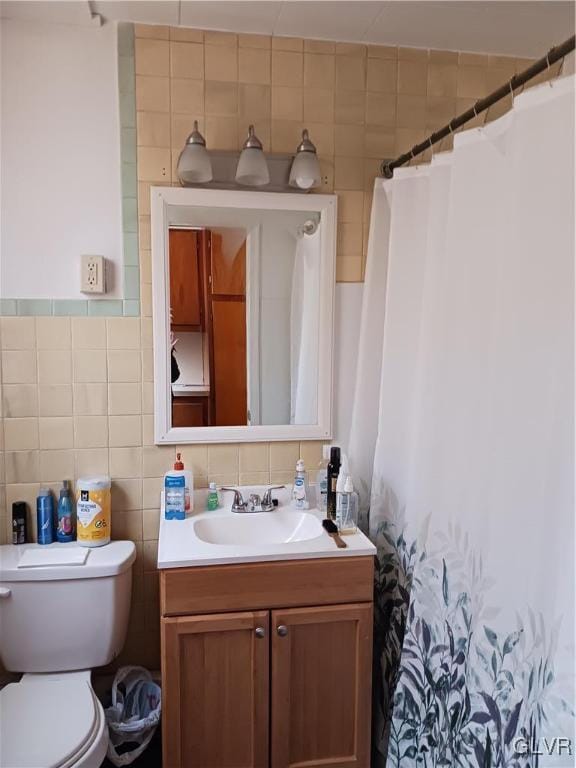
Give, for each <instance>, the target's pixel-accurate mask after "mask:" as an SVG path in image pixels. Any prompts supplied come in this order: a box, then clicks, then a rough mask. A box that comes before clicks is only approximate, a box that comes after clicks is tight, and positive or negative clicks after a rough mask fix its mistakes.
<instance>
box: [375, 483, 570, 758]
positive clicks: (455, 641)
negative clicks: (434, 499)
mask: <svg viewBox="0 0 576 768" xmlns="http://www.w3.org/2000/svg"><path fill="white" fill-rule="evenodd" d="M375 501H376V502H377V506H378V507H379V511H380V515H379V516H378V517H379V521H378V522H377V523H375V524H374V525H372V531H371V533H372V539H373V541H374V543H375V544H376V546H377V549H378V554H377V558H376V561H377V562H376V572H375V625H374V665H375V669H374V696H373V698H374V706H373V730H374V733H373V756H372V765H373V766H374V767H375V768H376V767H377V768H380V767H381V766H382V767H383V766H387V768H412V767H413V766H423V768H432V767H433V766H434V768H436V767H437V766H452V768H455V767H456V766H462V767H463V768H538V756H537V755H529V754H522V752H523V750H524V747H525V745H526V744H535V743H537V742H538V739H539V736H540V735H541V732H542V726H543V724H544V723H546V722H548V721H549V720H551V719H553V717H552V716H553V714H554V712H555V711H557V710H563V711H564V712H569V713H570V714H571V716H572V717H574V713H573V712H572V710H571V709H570V707H569V705H568V703H567V702H566V701H565V700H564V699H563V698H562V697H561V696H559V695H558V694H557V693H556V691H555V676H554V665H553V661H554V655H555V650H556V648H555V640H556V637H557V636H558V628H559V624H558V622H557V623H556V624H555V626H552V627H546V626H545V623H544V620H543V617H542V616H541V615H539V616H535V615H534V614H533V613H532V612H531V611H530V609H528V610H527V618H526V619H524V618H523V617H522V616H521V615H520V614H516V616H515V617H514V618H512V617H510V619H509V622H508V623H509V624H510V628H509V631H508V632H507V633H506V634H503V635H502V634H499V633H498V632H496V631H494V630H493V629H492V628H491V626H490V620H491V619H493V618H495V617H496V616H497V615H498V613H499V610H498V608H497V607H494V606H489V605H486V604H485V599H484V598H485V594H486V592H487V591H488V589H489V588H490V586H491V585H492V584H491V581H490V579H489V578H487V576H486V575H485V574H484V572H483V563H482V556H481V554H479V553H478V552H476V551H475V550H474V547H473V546H472V544H471V542H470V541H469V539H468V536H467V534H466V533H465V532H463V531H462V530H460V529H459V527H458V525H454V526H449V528H448V531H447V532H442V531H435V532H434V533H433V534H432V535H430V536H429V535H428V527H429V526H430V516H429V517H428V518H427V519H426V520H425V521H424V523H423V525H422V526H421V530H420V532H419V535H418V537H417V538H416V539H412V540H410V539H409V538H407V536H406V529H405V527H404V525H403V511H402V510H399V509H398V505H397V502H396V500H395V498H394V497H393V495H392V494H391V493H390V492H389V491H388V490H387V489H385V490H382V491H381V492H380V493H376V494H375V493H374V491H373V495H372V502H373V504H374V502H375ZM383 509H385V510H386V511H387V514H386V515H385V516H384V515H382V514H381V512H382V510H383ZM501 623H502V622H501Z"/></svg>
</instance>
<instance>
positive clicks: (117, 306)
mask: <svg viewBox="0 0 576 768" xmlns="http://www.w3.org/2000/svg"><path fill="white" fill-rule="evenodd" d="M123 304H124V302H123V301H122V299H100V300H99V301H89V302H88V314H89V315H90V316H91V317H120V316H121V315H122V314H123V313H124V307H123Z"/></svg>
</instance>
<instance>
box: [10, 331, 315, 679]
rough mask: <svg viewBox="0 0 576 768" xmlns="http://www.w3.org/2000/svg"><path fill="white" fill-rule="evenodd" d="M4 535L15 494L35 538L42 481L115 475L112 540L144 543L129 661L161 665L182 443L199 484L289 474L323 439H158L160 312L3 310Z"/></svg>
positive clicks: (310, 461) (55, 485)
mask: <svg viewBox="0 0 576 768" xmlns="http://www.w3.org/2000/svg"><path fill="white" fill-rule="evenodd" d="M0 338H1V349H2V355H1V364H2V368H1V371H2V398H1V407H2V412H1V413H2V425H1V426H2V427H3V428H2V429H0V543H7V542H9V541H10V540H11V539H10V533H11V528H10V525H11V520H10V517H9V514H10V510H11V505H12V502H14V501H19V500H23V501H27V502H28V504H29V505H30V509H31V511H32V514H31V518H32V520H31V522H32V529H33V536H34V538H35V536H36V525H35V499H36V496H37V494H38V490H39V488H40V485H41V484H42V485H46V486H49V487H50V488H52V489H53V490H54V492H55V493H56V492H57V491H58V489H59V487H60V483H61V481H62V480H63V479H76V478H78V477H79V476H81V475H83V474H93V473H101V472H103V473H109V474H110V475H111V476H112V478H113V486H112V500H113V501H112V507H113V518H112V534H113V538H116V539H119V538H129V539H132V540H134V541H135V542H136V546H137V549H138V559H137V563H136V567H135V578H134V592H133V610H132V617H131V622H130V633H129V637H128V643H127V647H126V650H125V652H124V654H123V658H124V659H126V660H129V661H131V662H133V663H142V664H145V665H147V666H151V667H157V666H158V663H159V661H158V624H159V622H158V615H159V612H158V584H157V574H156V550H157V538H158V515H159V492H160V488H161V486H162V476H163V474H164V472H165V471H166V470H167V469H169V468H170V467H171V465H172V463H173V461H174V459H175V455H176V452H177V450H181V452H182V454H183V459H184V461H185V464H186V466H187V467H188V468H190V469H192V471H193V473H194V477H195V483H196V485H197V486H206V485H207V483H208V482H209V481H215V482H216V483H221V484H238V483H241V484H248V483H284V482H286V483H288V482H290V481H291V479H292V477H293V471H294V467H295V465H296V461H297V459H298V458H299V456H302V457H303V458H304V460H305V461H306V464H307V466H308V467H311V468H315V467H316V466H317V464H318V462H319V460H320V455H321V444H320V443H317V442H311V443H302V444H299V443H295V442H291V443H274V444H268V443H257V444H246V445H209V446H208V445H194V446H183V447H182V448H181V449H180V448H176V447H168V446H162V447H156V446H155V445H154V444H153V429H152V413H153V383H152V381H153V379H152V354H151V353H152V333H151V318H149V317H143V318H142V319H140V318H110V319H103V318H67V317H41V318H33V317H3V318H1V320H0Z"/></svg>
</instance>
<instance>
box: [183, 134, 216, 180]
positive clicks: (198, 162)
mask: <svg viewBox="0 0 576 768" xmlns="http://www.w3.org/2000/svg"><path fill="white" fill-rule="evenodd" d="M178 178H179V179H180V181H181V183H182V184H205V183H206V182H208V181H212V163H211V162H210V156H209V155H208V150H207V149H206V141H205V139H204V136H202V134H201V133H200V131H199V130H198V120H194V130H193V131H192V133H191V134H190V136H188V138H187V139H186V144H185V145H184V149H183V150H182V152H181V153H180V157H179V158H178Z"/></svg>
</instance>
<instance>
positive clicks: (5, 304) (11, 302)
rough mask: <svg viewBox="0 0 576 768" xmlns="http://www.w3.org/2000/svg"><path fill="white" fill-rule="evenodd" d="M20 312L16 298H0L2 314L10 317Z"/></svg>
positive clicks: (0, 313)
mask: <svg viewBox="0 0 576 768" xmlns="http://www.w3.org/2000/svg"><path fill="white" fill-rule="evenodd" d="M17 314H18V306H17V304H16V299H0V315H4V316H5V317H8V316H10V315H17Z"/></svg>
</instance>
